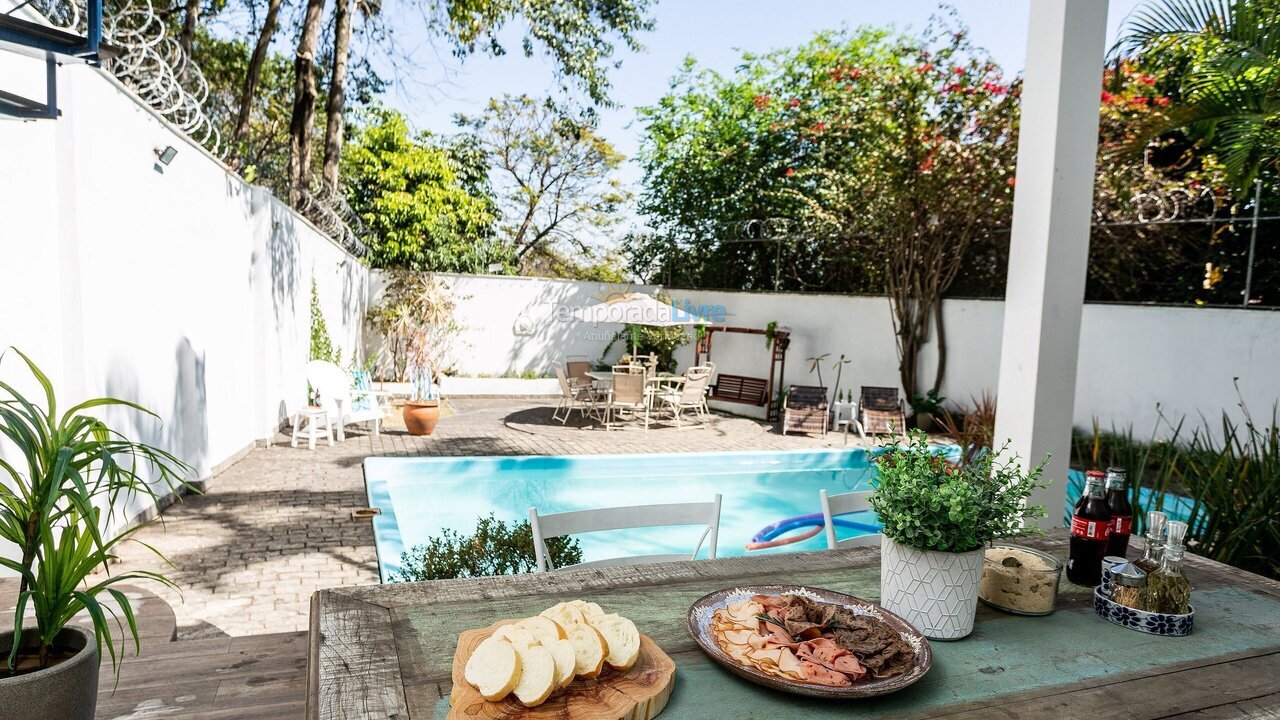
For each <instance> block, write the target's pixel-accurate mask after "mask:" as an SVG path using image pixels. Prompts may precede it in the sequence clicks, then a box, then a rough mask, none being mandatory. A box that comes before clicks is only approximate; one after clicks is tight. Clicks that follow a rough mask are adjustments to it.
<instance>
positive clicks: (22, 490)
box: [0, 349, 194, 720]
mask: <svg viewBox="0 0 1280 720" xmlns="http://www.w3.org/2000/svg"><path fill="white" fill-rule="evenodd" d="M14 352H15V353H17V354H18V355H19V356H20V357H21V358H22V359H23V360H24V361H25V362H26V365H27V367H28V368H29V370H30V373H31V375H32V376H33V378H34V379H35V381H36V384H37V385H38V386H39V387H40V389H41V390H42V391H43V395H44V398H43V407H41V405H40V401H38V400H34V401H33V400H29V399H27V398H26V397H25V396H24V395H23V394H22V393H21V392H19V391H18V390H17V389H16V388H15V387H14V385H12V384H10V383H8V382H5V381H0V433H3V435H4V436H5V437H6V438H7V439H8V440H9V442H10V443H11V445H12V446H13V447H15V448H16V450H17V453H16V454H14V455H12V456H11V457H12V458H13V462H7V461H5V460H3V459H0V471H2V473H0V538H3V539H5V540H7V541H9V542H11V543H13V544H14V545H16V546H17V548H18V559H11V558H5V557H0V565H2V566H3V567H5V568H8V569H9V570H12V571H13V572H16V573H18V575H19V578H20V579H19V588H18V601H17V608H16V610H15V613H14V618H13V622H12V624H11V625H10V626H9V627H11V628H12V630H6V631H4V632H3V633H0V657H3V658H4V664H3V666H0V708H4V713H3V715H4V717H5V719H6V720H28V719H30V720H36V719H37V718H38V719H39V720H47V719H48V718H67V719H68V720H80V719H84V720H91V719H92V718H93V717H94V712H95V708H96V704H97V692H98V666H99V664H100V662H101V659H102V654H103V651H104V650H105V651H106V653H107V654H108V655H109V656H110V658H111V662H112V666H113V667H114V668H115V669H116V672H117V677H119V675H118V673H119V666H118V664H117V653H118V652H119V653H123V652H124V650H125V645H124V638H121V646H120V648H118V649H117V648H116V646H115V636H114V632H113V629H112V628H113V626H114V627H115V628H116V629H118V630H119V631H120V632H121V633H122V634H123V633H124V632H125V629H126V628H127V631H128V633H129V635H130V636H131V637H132V639H133V645H134V652H135V653H136V652H138V650H139V649H140V644H139V640H138V632H137V627H136V625H135V622H134V615H133V608H132V606H131V604H130V602H129V598H128V596H127V595H126V594H125V593H123V592H121V591H120V590H119V589H118V588H117V587H116V586H117V585H119V584H120V583H122V582H127V581H138V580H151V581H155V582H159V583H161V584H164V585H168V586H170V587H174V585H173V583H172V582H171V581H170V580H168V579H167V578H165V577H164V576H162V575H158V574H156V573H151V572H146V571H133V572H123V573H112V572H110V570H109V568H108V562H110V561H111V560H113V559H115V557H116V555H115V548H116V546H118V545H119V544H120V543H121V542H123V541H124V540H126V539H128V538H129V536H131V535H132V534H133V533H135V532H137V531H138V530H139V529H141V527H142V526H134V527H132V528H128V529H126V530H124V531H122V532H119V533H117V534H116V535H115V536H114V537H107V536H105V535H104V534H103V530H102V528H103V526H104V525H105V524H106V522H107V521H108V520H109V519H111V518H112V515H113V513H115V512H116V511H117V509H118V508H120V504H119V502H120V501H122V500H123V499H126V498H129V497H136V496H137V495H144V496H150V497H153V498H154V497H155V496H156V490H155V488H156V487H158V486H167V487H168V489H169V490H171V491H172V490H175V489H176V488H177V487H178V486H180V485H185V484H186V482H185V477H186V476H187V474H188V473H189V472H190V468H189V467H188V466H187V465H185V464H184V463H183V462H182V461H180V460H178V459H177V458H176V457H174V456H173V455H171V454H169V453H167V452H165V451H163V450H160V449H158V448H155V447H151V446H150V445H145V444H143V443H138V442H134V441H132V440H130V439H128V438H126V437H125V436H124V435H122V434H121V433H119V432H117V431H115V430H113V429H112V428H110V427H108V426H107V425H106V424H105V423H103V422H102V421H101V420H99V419H98V418H96V417H94V416H92V415H89V414H87V411H89V410H92V409H94V408H102V407H119V408H126V409H131V410H135V411H138V412H141V413H144V414H146V415H151V416H152V417H155V415H154V414H153V413H151V412H150V411H148V410H146V409H144V408H142V407H140V406H138V405H135V404H133V403H130V402H126V401H124V400H117V399H115V398H95V399H92V400H87V401H85V402H82V403H80V404H79V405H76V406H74V407H72V408H70V409H69V410H67V411H66V412H64V413H62V414H61V415H59V414H58V407H57V402H56V398H55V396H54V390H53V386H52V384H51V383H50V382H49V379H48V377H46V376H45V374H44V373H42V372H41V371H40V369H39V368H38V367H36V365H35V363H33V362H32V361H31V360H30V359H29V358H28V357H27V356H26V355H23V354H22V353H21V352H19V351H18V350H16V349H14ZM2 357H3V356H0V358H2ZM145 468H150V469H151V470H152V472H151V481H150V483H149V482H148V481H147V479H145V478H144V477H143V476H142V475H141V474H140V473H142V472H143V471H144V469H145ZM188 487H189V486H188ZM192 489H194V488H192ZM97 571H102V574H101V575H100V576H95V577H90V576H91V575H92V574H93V573H95V572H97ZM113 606H114V607H113ZM28 609H30V610H31V611H32V612H33V614H34V621H35V622H34V627H32V626H30V625H29V624H28V620H27V617H26V615H27V611H28ZM81 612H83V613H85V614H87V615H88V618H89V624H90V625H91V626H92V627H91V629H89V628H82V627H79V626H77V625H73V624H71V622H72V619H73V618H74V617H75V616H76V615H77V614H79V613H81Z"/></svg>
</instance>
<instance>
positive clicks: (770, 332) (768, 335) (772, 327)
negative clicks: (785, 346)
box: [764, 320, 778, 348]
mask: <svg viewBox="0 0 1280 720" xmlns="http://www.w3.org/2000/svg"><path fill="white" fill-rule="evenodd" d="M777 332H778V321H777V320H770V321H769V324H768V325H765V326H764V346H765V347H767V348H771V347H773V336H774V334H775V333H777Z"/></svg>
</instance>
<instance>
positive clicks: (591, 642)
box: [567, 623, 608, 680]
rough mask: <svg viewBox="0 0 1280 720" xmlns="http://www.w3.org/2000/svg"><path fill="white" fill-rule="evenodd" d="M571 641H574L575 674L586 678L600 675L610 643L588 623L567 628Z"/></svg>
mask: <svg viewBox="0 0 1280 720" xmlns="http://www.w3.org/2000/svg"><path fill="white" fill-rule="evenodd" d="M567 630H568V633H569V641H570V642H572V643H573V659H574V674H575V675H577V676H578V677H580V678H582V679H584V680H590V679H591V678H594V677H597V676H599V675H600V671H601V670H602V669H604V657H605V655H606V654H607V652H608V645H606V644H605V641H604V637H603V636H601V635H600V632H599V631H598V630H596V629H595V628H593V627H591V626H590V625H587V624H585V623H584V624H578V625H573V626H571V627H569V628H567Z"/></svg>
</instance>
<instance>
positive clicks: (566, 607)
mask: <svg viewBox="0 0 1280 720" xmlns="http://www.w3.org/2000/svg"><path fill="white" fill-rule="evenodd" d="M539 615H541V616H542V617H545V618H550V619H551V620H554V621H555V622H556V623H557V624H558V625H560V627H562V628H564V629H565V631H566V632H568V630H569V628H570V627H572V626H574V625H581V624H583V623H585V622H586V621H587V619H586V618H585V617H583V615H582V611H581V610H579V609H578V608H577V607H575V606H574V605H571V604H569V603H556V604H555V605H552V606H551V607H549V608H547V609H546V610H543V611H542V612H541V613H539Z"/></svg>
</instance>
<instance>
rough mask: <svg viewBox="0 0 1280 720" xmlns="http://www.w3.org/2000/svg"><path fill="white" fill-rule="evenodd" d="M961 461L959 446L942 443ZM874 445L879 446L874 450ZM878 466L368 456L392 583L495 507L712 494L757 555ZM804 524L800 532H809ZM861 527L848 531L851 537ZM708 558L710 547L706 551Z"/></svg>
mask: <svg viewBox="0 0 1280 720" xmlns="http://www.w3.org/2000/svg"><path fill="white" fill-rule="evenodd" d="M937 449H938V451H939V452H942V453H945V454H947V455H948V456H949V457H953V458H954V457H955V456H956V455H958V450H959V449H958V448H957V447H956V446H939V447H938V448H937ZM872 452H874V451H872ZM874 474H875V471H874V469H873V467H872V465H871V455H870V454H869V453H868V451H867V450H865V449H862V448H855V449H839V450H793V451H760V452H727V453H674V454H652V455H563V456H514V457H457V458H386V457H371V458H367V459H366V460H365V461H364V475H365V486H366V491H367V493H368V498H369V506H370V507H374V508H378V509H379V510H381V511H382V512H381V514H380V515H377V516H375V517H374V519H373V529H374V535H375V544H376V547H377V552H378V563H379V572H380V574H381V576H382V580H383V581H384V582H386V581H388V580H390V579H392V578H393V577H394V576H395V574H396V573H397V572H398V571H399V570H400V569H401V564H400V555H401V553H403V552H404V551H405V550H408V549H411V548H412V547H413V546H415V545H420V544H423V543H426V542H427V540H428V539H429V538H431V537H433V536H437V535H439V534H440V533H441V530H443V529H445V528H449V529H452V530H456V531H458V532H460V533H463V534H470V533H472V532H473V531H474V530H475V527H476V522H477V521H478V520H479V519H480V518H483V517H486V516H488V515H489V514H491V513H492V514H493V516H494V517H495V518H497V519H498V520H502V521H505V522H519V521H521V520H526V519H527V518H528V517H529V508H530V507H536V508H538V511H539V512H541V513H556V512H566V511H569V510H586V509H590V508H602V507H616V506H623V505H649V504H656V503H671V502H707V501H709V500H711V499H712V497H713V496H714V495H715V494H716V493H720V494H721V495H722V496H723V498H722V501H721V502H722V505H721V512H720V537H719V543H718V544H717V550H716V554H717V555H718V556H720V557H728V556H734V555H746V554H748V553H747V551H746V544H747V542H749V541H750V540H751V538H752V537H753V536H754V535H755V534H756V533H758V532H760V530H761V529H763V528H765V527H766V526H768V525H770V524H773V523H776V522H778V521H780V520H784V519H786V518H791V517H795V516H797V515H807V514H810V513H817V512H821V510H822V508H821V505H820V504H819V500H818V491H819V490H826V491H827V492H828V493H831V494H836V493H843V492H853V491H863V490H871V489H872V486H871V479H872V477H873V476H874ZM1083 485H1084V473H1083V472H1081V471H1079V470H1071V471H1070V477H1069V478H1068V484H1067V503H1066V507H1065V508H1064V509H1063V512H1064V513H1067V514H1069V513H1070V508H1071V507H1072V506H1073V505H1074V504H1075V502H1076V500H1077V499H1078V498H1079V497H1080V492H1081V489H1082V487H1083ZM1155 500H1156V498H1155V497H1154V496H1153V495H1152V493H1151V491H1150V490H1147V489H1143V490H1142V502H1141V504H1140V507H1142V508H1147V507H1155ZM1163 506H1164V509H1165V511H1166V512H1168V513H1169V515H1170V518H1172V519H1175V520H1177V519H1181V520H1185V519H1186V516H1187V515H1188V514H1189V512H1190V509H1191V503H1190V501H1188V500H1186V499H1185V498H1180V497H1177V496H1166V497H1165V498H1164V502H1163ZM847 517H848V518H849V519H850V520H853V521H856V522H862V523H866V524H869V525H873V526H874V525H876V520H875V516H874V514H872V513H870V512H866V513H856V514H854V515H850V516H847ZM702 531H703V528H702V527H694V526H689V527H659V528H636V529H628V530H613V531H607V532H598V533H588V534H583V535H576V536H574V537H575V539H577V540H578V542H579V543H580V544H581V547H582V552H583V559H584V560H585V561H592V560H602V559H605V558H610V557H617V556H620V555H650V554H660V553H681V552H692V551H693V547H694V545H696V544H697V541H698V537H699V536H700V535H701V534H702ZM802 531H803V529H797V530H794V531H792V532H791V533H788V535H794V534H798V533H800V532H802ZM860 532H865V531H860V530H855V529H851V528H845V527H839V526H837V528H836V537H837V538H838V539H845V538H848V537H853V536H855V535H858V534H859V533H860ZM825 547H826V539H825V535H824V534H823V533H818V534H817V535H815V536H814V537H811V538H809V539H807V540H803V541H800V542H797V543H793V544H789V545H783V546H780V547H777V548H770V549H765V550H753V551H751V553H750V554H753V555H754V554H758V553H768V552H795V551H803V550H821V549H823V548H825ZM706 556H707V549H706V546H705V544H704V546H703V548H702V550H701V551H700V553H699V555H698V557H700V558H703V557H706Z"/></svg>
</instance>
